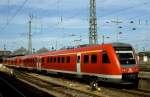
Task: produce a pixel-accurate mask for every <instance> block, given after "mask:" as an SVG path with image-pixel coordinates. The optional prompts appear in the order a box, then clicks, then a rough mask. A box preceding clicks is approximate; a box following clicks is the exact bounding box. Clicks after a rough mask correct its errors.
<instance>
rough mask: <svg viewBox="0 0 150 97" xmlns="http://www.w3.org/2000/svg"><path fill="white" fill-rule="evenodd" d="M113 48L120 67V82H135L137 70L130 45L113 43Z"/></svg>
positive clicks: (136, 63)
mask: <svg viewBox="0 0 150 97" xmlns="http://www.w3.org/2000/svg"><path fill="white" fill-rule="evenodd" d="M113 47H114V50H115V52H116V55H117V57H118V61H119V63H120V66H121V72H122V80H128V81H129V80H132V81H133V80H137V77H138V72H139V68H138V62H137V61H136V60H137V58H136V54H135V51H134V49H133V48H132V46H131V45H130V44H123V43H114V44H113Z"/></svg>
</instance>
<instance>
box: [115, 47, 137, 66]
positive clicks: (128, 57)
mask: <svg viewBox="0 0 150 97" xmlns="http://www.w3.org/2000/svg"><path fill="white" fill-rule="evenodd" d="M114 49H115V51H116V54H117V56H118V58H119V61H120V64H122V65H132V64H136V61H135V56H134V53H133V50H132V47H114Z"/></svg>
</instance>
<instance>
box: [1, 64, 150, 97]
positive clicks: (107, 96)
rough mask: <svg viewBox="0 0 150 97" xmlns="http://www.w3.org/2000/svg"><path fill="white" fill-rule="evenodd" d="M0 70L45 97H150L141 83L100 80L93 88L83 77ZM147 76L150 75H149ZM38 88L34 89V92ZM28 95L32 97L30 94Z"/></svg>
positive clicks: (2, 68)
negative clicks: (129, 83) (113, 82)
mask: <svg viewBox="0 0 150 97" xmlns="http://www.w3.org/2000/svg"><path fill="white" fill-rule="evenodd" d="M0 72H1V74H4V75H8V76H10V77H9V78H8V79H10V78H11V79H12V78H13V80H14V79H15V80H19V81H20V82H21V83H22V84H23V83H24V84H26V85H27V86H26V87H28V88H30V87H34V88H36V89H37V90H38V91H41V94H39V96H40V95H41V96H40V97H45V96H44V95H43V94H42V93H45V95H47V96H50V97H51V96H54V97H150V90H145V89H141V86H140V88H139V85H137V86H135V85H128V86H126V85H118V84H112V83H105V82H100V83H99V86H98V87H96V89H95V90H93V89H92V87H91V86H90V85H89V84H88V83H86V82H84V81H82V80H81V79H80V80H77V79H74V78H67V77H65V76H58V75H55V74H51V73H41V72H38V73H37V72H36V73H35V72H31V71H30V70H17V69H12V68H7V67H5V66H1V67H0ZM147 76H148V77H149V75H147ZM11 81H12V80H11ZM17 82H18V81H17ZM10 84H11V83H10ZM142 84H143V83H142ZM147 85H148V84H147ZM1 88H2V87H1ZM37 90H35V89H33V91H32V92H33V93H34V92H35V91H37ZM1 95H2V94H1ZM42 95H43V96H42ZM39 96H38V97H39ZM17 97H21V96H17ZM24 97H26V96H24ZM27 97H30V96H29V94H28V96H27Z"/></svg>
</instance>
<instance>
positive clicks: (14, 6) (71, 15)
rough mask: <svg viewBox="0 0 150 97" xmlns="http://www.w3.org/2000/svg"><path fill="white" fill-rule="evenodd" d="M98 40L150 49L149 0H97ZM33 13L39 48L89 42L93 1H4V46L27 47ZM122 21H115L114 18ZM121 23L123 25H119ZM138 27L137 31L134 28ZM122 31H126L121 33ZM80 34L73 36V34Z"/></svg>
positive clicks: (0, 18)
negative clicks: (29, 24)
mask: <svg viewBox="0 0 150 97" xmlns="http://www.w3.org/2000/svg"><path fill="white" fill-rule="evenodd" d="M96 3H97V24H98V25H97V27H98V42H99V43H102V35H104V36H105V37H106V36H109V37H110V38H108V39H105V42H106V43H108V42H116V41H117V37H118V41H119V42H126V43H131V44H132V45H133V46H134V47H135V48H136V50H137V51H142V50H143V48H145V50H150V45H149V43H150V33H149V31H150V27H149V26H150V14H149V13H150V9H149V7H150V1H149V0H96ZM29 14H33V19H32V42H33V48H35V49H36V50H37V49H39V48H41V47H46V48H48V49H50V48H51V47H52V46H54V47H56V43H57V48H61V47H63V46H69V45H71V46H73V45H76V44H77V43H76V42H75V40H79V39H80V38H82V40H81V41H80V44H87V43H88V32H89V31H88V29H89V0H0V34H1V35H0V49H3V45H4V44H6V49H7V50H15V49H17V48H19V47H21V46H23V47H26V48H27V42H28V40H27V39H28V37H27V33H28V21H29ZM117 20H118V21H120V22H121V23H118V24H116V23H114V22H113V21H117ZM131 21H133V23H131ZM119 26H121V27H122V28H119ZM133 28H136V30H133ZM118 32H122V34H120V35H119V34H118ZM73 34H74V35H76V36H72V35H73Z"/></svg>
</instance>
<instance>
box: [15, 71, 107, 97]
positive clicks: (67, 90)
mask: <svg viewBox="0 0 150 97" xmlns="http://www.w3.org/2000/svg"><path fill="white" fill-rule="evenodd" d="M17 78H18V79H20V80H21V81H24V82H26V83H29V84H30V85H32V86H34V87H36V88H40V89H42V90H43V91H46V92H48V93H50V94H51V95H54V96H56V97H107V96H104V95H97V94H94V93H92V91H91V92H86V91H82V90H79V89H74V88H72V87H67V86H65V85H60V84H57V83H55V82H51V81H45V80H42V79H39V78H37V77H35V76H32V75H30V74H28V73H25V72H18V73H17Z"/></svg>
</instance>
